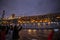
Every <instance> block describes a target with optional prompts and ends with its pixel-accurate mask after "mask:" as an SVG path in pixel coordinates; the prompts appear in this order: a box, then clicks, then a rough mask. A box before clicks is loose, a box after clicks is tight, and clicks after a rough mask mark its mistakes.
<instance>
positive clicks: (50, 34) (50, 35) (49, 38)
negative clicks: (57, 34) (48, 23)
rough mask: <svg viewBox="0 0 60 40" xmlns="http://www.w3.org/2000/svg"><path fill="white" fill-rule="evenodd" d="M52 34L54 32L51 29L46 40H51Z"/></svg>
mask: <svg viewBox="0 0 60 40" xmlns="http://www.w3.org/2000/svg"><path fill="white" fill-rule="evenodd" d="M53 34H54V30H53V29H52V31H51V32H50V33H49V35H48V40H52V38H53Z"/></svg>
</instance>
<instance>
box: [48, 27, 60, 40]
mask: <svg viewBox="0 0 60 40" xmlns="http://www.w3.org/2000/svg"><path fill="white" fill-rule="evenodd" d="M48 40H60V28H58V29H52V31H51V32H50V33H49V35H48Z"/></svg>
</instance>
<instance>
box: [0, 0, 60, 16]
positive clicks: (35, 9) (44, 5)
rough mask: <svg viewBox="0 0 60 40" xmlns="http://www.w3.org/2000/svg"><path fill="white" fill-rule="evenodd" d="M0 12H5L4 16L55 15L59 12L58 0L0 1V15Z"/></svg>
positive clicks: (59, 0)
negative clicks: (13, 14)
mask: <svg viewBox="0 0 60 40" xmlns="http://www.w3.org/2000/svg"><path fill="white" fill-rule="evenodd" d="M2 10H5V11H6V16H9V15H11V14H12V13H15V14H16V15H17V16H23V15H25V16H30V15H39V14H46V13H55V12H60V0H0V14H1V13H2Z"/></svg>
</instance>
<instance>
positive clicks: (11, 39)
mask: <svg viewBox="0 0 60 40" xmlns="http://www.w3.org/2000/svg"><path fill="white" fill-rule="evenodd" d="M21 29H22V26H21V25H19V26H17V25H14V26H12V25H9V26H8V25H7V26H4V25H0V40H18V39H19V38H20V37H19V35H18V33H19V31H20V30H21Z"/></svg>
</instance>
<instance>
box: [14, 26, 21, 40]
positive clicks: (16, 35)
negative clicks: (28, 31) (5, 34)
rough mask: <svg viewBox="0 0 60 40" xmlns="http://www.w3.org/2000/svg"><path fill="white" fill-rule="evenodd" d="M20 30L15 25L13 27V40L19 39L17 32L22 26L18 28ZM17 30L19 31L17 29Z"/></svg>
mask: <svg viewBox="0 0 60 40" xmlns="http://www.w3.org/2000/svg"><path fill="white" fill-rule="evenodd" d="M20 27H21V28H19V27H17V25H15V26H14V30H13V40H18V38H19V35H18V33H19V31H20V30H21V29H22V26H20ZM18 28H19V29H18Z"/></svg>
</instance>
